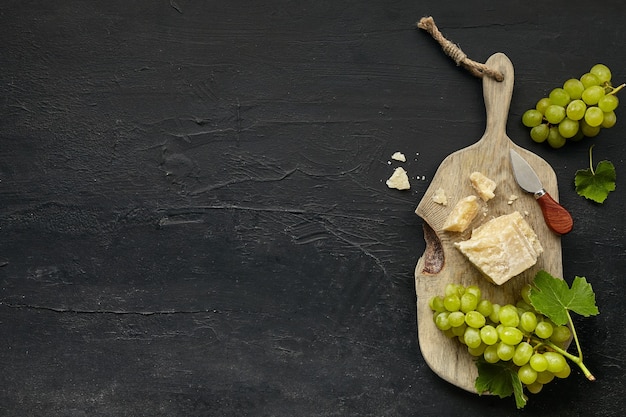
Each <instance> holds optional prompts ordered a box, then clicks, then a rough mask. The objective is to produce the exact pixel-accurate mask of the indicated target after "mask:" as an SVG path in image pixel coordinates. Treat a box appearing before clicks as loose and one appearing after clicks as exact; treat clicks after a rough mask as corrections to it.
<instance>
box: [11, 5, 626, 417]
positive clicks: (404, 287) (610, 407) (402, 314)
mask: <svg viewBox="0 0 626 417" xmlns="http://www.w3.org/2000/svg"><path fill="white" fill-rule="evenodd" d="M532 4H533V3H532V2H531V3H528V2H527V1H509V2H501V3H497V2H496V3H494V2H442V1H439V2H435V1H428V2H426V1H396V2H383V1H315V2H309V1H300V0H293V1H289V0H269V1H266V2H250V1H241V0H233V1H195V2H192V1H186V0H177V1H176V2H174V1H168V0H159V1H139V0H138V1H120V0H109V1H100V2H99V1H80V0H68V1H63V2H61V1H56V2H55V1H4V2H3V3H2V5H0V35H1V39H2V43H1V45H2V46H0V70H1V71H0V92H1V97H2V102H1V103H0V112H1V113H0V114H1V117H0V150H1V152H0V233H1V236H2V238H1V239H0V334H1V335H2V342H0V363H1V364H2V372H0V414H1V415H3V416H4V415H6V416H242V415H249V416H294V415H298V416H357V415H358V416H439V415H451V416H452V415H466V416H503V415H548V413H550V415H553V416H590V415H594V416H613V415H617V414H618V413H619V412H620V411H621V410H622V408H623V406H624V405H625V401H624V399H623V392H624V386H623V372H624V365H625V363H624V362H625V360H626V357H625V355H624V351H623V349H622V347H623V344H624V342H625V340H624V338H625V333H624V326H622V325H621V324H622V323H623V317H624V314H626V311H625V307H624V303H623V293H624V272H625V271H626V256H625V254H626V253H625V249H624V239H625V237H626V236H625V232H624V226H625V221H624V217H623V208H624V203H625V201H626V197H625V196H626V194H624V193H623V192H622V191H623V190H622V188H621V187H622V184H621V178H622V176H621V173H622V171H623V170H624V156H625V153H626V151H625V150H626V147H625V146H624V136H625V133H624V128H623V126H622V121H623V117H622V116H623V115H624V111H623V109H622V108H620V109H619V110H618V112H617V113H618V125H617V126H616V127H615V128H613V129H611V130H609V131H606V132H603V133H602V134H601V136H600V137H598V138H597V140H595V141H594V143H596V144H597V146H596V147H595V156H596V160H598V161H599V160H601V159H604V158H609V159H611V160H612V161H613V162H614V164H615V165H616V168H617V172H618V189H617V191H616V192H615V193H613V194H611V195H610V196H609V199H608V200H607V202H606V203H605V204H604V205H602V206H599V205H595V204H591V203H589V202H587V201H585V200H583V199H582V198H581V197H578V196H577V195H576V193H575V191H574V189H573V185H572V181H573V176H574V173H575V171H576V170H577V169H581V168H585V167H586V165H587V150H588V146H587V145H588V144H589V143H586V144H579V145H578V146H568V147H567V148H566V149H562V150H559V151H552V150H549V149H548V148H547V147H546V146H539V145H534V144H532V143H530V140H529V139H528V136H527V132H526V130H525V128H523V127H522V126H521V125H520V123H519V118H520V116H521V114H522V112H523V111H524V110H525V109H526V108H527V107H528V106H531V105H532V104H533V103H534V102H535V101H536V100H537V99H538V98H539V97H540V96H542V95H543V94H545V93H546V92H547V91H549V89H550V88H552V87H554V86H556V85H557V84H558V83H560V82H562V81H564V80H565V79H567V78H569V77H571V76H578V75H580V74H582V73H583V72H585V71H586V70H587V69H588V68H590V66H591V65H593V64H594V63H596V62H604V63H606V64H607V65H609V66H610V67H611V68H613V70H614V78H615V79H616V80H620V81H625V80H626V68H624V67H623V64H624V62H626V61H625V59H626V52H624V50H623V48H622V46H623V45H624V43H626V26H624V25H623V16H624V12H626V6H624V4H623V3H622V2H621V1H604V2H603V1H599V2H595V3H589V2H587V1H571V2H568V6H566V7H565V8H563V6H562V5H557V4H553V5H551V4H546V3H537V5H532ZM423 15H433V16H434V17H435V20H436V21H437V23H438V24H439V27H440V29H441V30H442V32H443V33H444V34H445V35H446V36H448V37H449V38H450V39H451V40H453V41H454V42H457V43H459V44H460V45H461V47H462V48H463V49H464V51H465V52H466V53H467V54H468V55H469V56H470V57H471V58H473V59H476V60H478V61H482V62H484V60H486V59H487V58H488V57H489V56H490V55H491V54H492V53H494V52H504V53H506V54H507V55H508V56H509V58H510V59H511V60H512V61H513V63H514V65H515V69H516V84H515V89H514V95H513V100H512V104H511V112H510V118H509V129H508V133H509V136H510V137H511V138H512V139H513V140H514V141H516V143H518V144H520V145H522V146H525V147H527V148H529V149H530V150H532V151H533V152H535V153H537V154H539V155H541V156H543V157H544V158H545V159H546V160H548V161H549V162H550V163H551V164H552V166H553V167H554V169H555V171H556V172H557V175H558V177H559V181H560V192H561V201H562V202H563V203H564V204H565V205H566V206H567V207H568V208H570V210H571V212H572V214H573V216H574V219H575V222H576V224H575V229H574V231H573V232H572V233H571V234H570V235H567V236H566V237H564V238H563V257H564V270H565V275H566V279H568V280H569V279H571V278H572V277H573V276H574V275H584V276H586V277H587V278H588V279H589V281H590V282H592V284H593V286H594V290H595V291H596V294H597V299H598V305H599V307H600V310H601V314H600V315H599V316H597V317H595V318H590V319H584V320H580V321H579V327H580V328H579V332H580V336H581V338H582V340H583V348H584V350H585V351H586V352H587V358H586V361H587V362H588V366H589V367H590V368H591V369H592V370H593V371H594V373H595V374H596V376H597V378H598V381H596V382H595V383H589V382H587V381H586V380H584V378H583V377H582V376H581V375H580V373H579V372H575V375H574V376H573V377H570V378H569V379H568V380H566V381H562V382H559V383H553V384H551V386H548V387H546V389H545V390H544V392H543V393H542V394H540V395H538V396H535V397H532V398H531V401H530V402H529V404H528V406H527V408H526V409H525V411H524V412H518V411H516V410H515V408H514V405H513V402H512V400H510V399H508V400H499V399H497V398H490V397H478V396H474V395H471V394H468V393H465V392H463V391H461V390H459V389H457V388H455V387H453V386H451V385H449V384H447V383H445V382H443V381H441V380H440V379H439V378H438V377H437V376H435V375H434V374H433V373H432V372H431V371H430V370H429V368H428V367H427V366H426V364H425V363H424V361H423V359H422V357H421V356H420V351H419V345H418V343H417V341H416V324H415V323H416V317H415V295H414V289H413V268H414V266H415V263H416V261H417V259H418V257H419V256H420V255H421V254H422V253H423V251H424V241H423V233H422V228H421V220H420V219H419V218H418V217H417V216H416V215H415V214H414V213H413V210H414V209H415V207H416V205H417V203H418V202H419V200H420V198H421V196H422V194H423V192H424V191H425V189H426V187H427V186H428V184H429V179H430V178H432V176H433V175H434V172H435V169H436V168H437V166H438V165H439V163H440V162H441V160H442V159H443V158H444V157H445V156H446V155H448V154H449V153H451V152H453V151H455V150H457V149H460V148H462V147H464V146H467V145H470V144H471V143H473V142H474V141H476V140H477V139H478V138H479V137H480V136H481V135H482V133H483V129H484V124H485V120H484V107H483V102H482V89H481V83H480V80H478V79H477V78H474V77H472V76H471V75H469V74H468V73H467V72H466V71H465V70H463V69H461V68H457V67H455V66H454V63H453V62H452V61H451V60H450V59H449V58H447V57H446V56H444V55H443V53H442V52H441V50H440V49H439V47H438V46H437V45H436V44H435V42H434V41H433V40H432V39H431V38H430V37H429V36H428V35H427V34H425V33H423V32H421V31H417V30H416V29H415V28H414V27H415V26H414V25H415V22H416V21H417V20H418V19H419V18H420V17H421V16H423ZM395 151H402V152H404V153H405V154H406V155H407V156H408V161H407V162H406V163H405V164H402V165H403V166H404V167H405V168H406V169H407V171H408V172H409V175H410V176H411V182H412V189H411V191H406V192H400V191H396V190H389V189H388V188H387V187H386V186H385V180H386V179H387V178H388V177H389V176H390V174H391V172H392V169H393V167H395V166H396V165H400V164H398V163H396V162H395V161H394V162H393V163H389V161H390V155H391V154H392V153H393V152H395ZM555 396H558V397H559V398H561V400H560V401H555V400H554V399H555Z"/></svg>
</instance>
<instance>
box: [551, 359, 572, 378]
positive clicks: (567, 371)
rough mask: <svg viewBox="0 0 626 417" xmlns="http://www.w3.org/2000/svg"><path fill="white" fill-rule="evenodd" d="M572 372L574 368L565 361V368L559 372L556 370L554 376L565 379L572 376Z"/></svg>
mask: <svg viewBox="0 0 626 417" xmlns="http://www.w3.org/2000/svg"><path fill="white" fill-rule="evenodd" d="M563 360H565V359H563ZM571 373H572V368H570V366H569V364H568V363H567V362H565V367H564V368H563V370H562V371H559V372H555V373H554V376H555V377H557V378H560V379H565V378H567V377H568V376H570V374H571Z"/></svg>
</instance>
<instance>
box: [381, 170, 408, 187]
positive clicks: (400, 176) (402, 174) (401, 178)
mask: <svg viewBox="0 0 626 417" xmlns="http://www.w3.org/2000/svg"><path fill="white" fill-rule="evenodd" d="M386 184H387V187H389V188H395V189H397V190H408V189H410V188H411V184H410V183H409V177H408V175H407V174H406V171H405V170H404V169H403V168H402V167H398V168H396V169H395V170H394V171H393V174H392V175H391V177H389V179H388V180H387V182H386Z"/></svg>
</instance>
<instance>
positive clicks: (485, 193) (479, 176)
mask: <svg viewBox="0 0 626 417" xmlns="http://www.w3.org/2000/svg"><path fill="white" fill-rule="evenodd" d="M469 179H470V183H471V184H472V187H473V188H474V190H476V192H477V193H478V195H479V196H480V198H482V199H483V201H488V200H491V199H492V198H494V197H495V196H496V195H495V194H494V192H493V191H494V190H495V189H496V182H495V181H494V180H492V179H491V178H487V177H486V176H485V174H483V173H482V172H478V171H476V172H472V173H471V174H470V176H469Z"/></svg>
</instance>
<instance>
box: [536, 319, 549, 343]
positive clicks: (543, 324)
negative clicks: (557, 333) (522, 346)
mask: <svg viewBox="0 0 626 417" xmlns="http://www.w3.org/2000/svg"><path fill="white" fill-rule="evenodd" d="M552 332H553V328H552V325H551V324H550V323H549V322H547V321H540V322H539V323H537V327H535V334H536V335H537V337H540V338H542V339H549V338H550V336H552Z"/></svg>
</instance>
